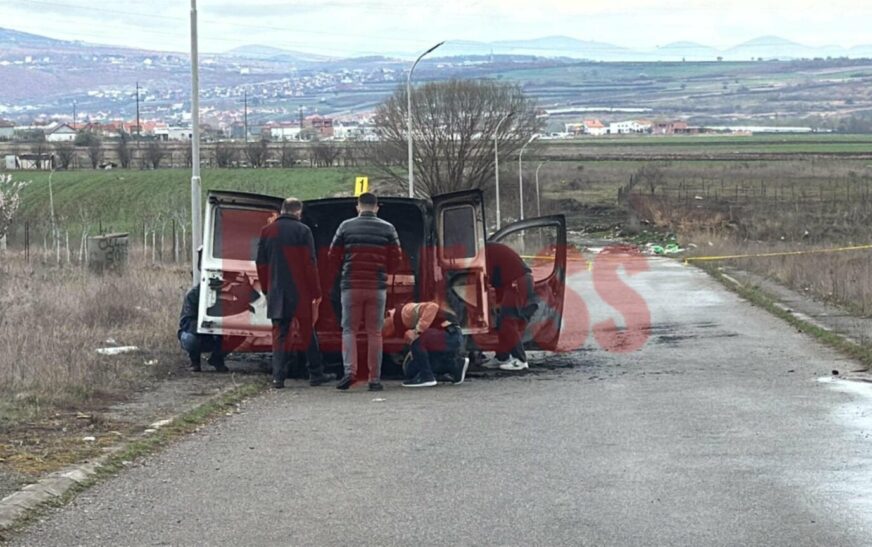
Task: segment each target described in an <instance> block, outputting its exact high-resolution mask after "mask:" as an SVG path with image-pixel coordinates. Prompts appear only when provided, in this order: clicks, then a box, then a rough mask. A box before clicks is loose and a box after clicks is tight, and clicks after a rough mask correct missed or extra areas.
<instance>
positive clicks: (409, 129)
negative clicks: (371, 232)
mask: <svg viewBox="0 0 872 547" xmlns="http://www.w3.org/2000/svg"><path fill="white" fill-rule="evenodd" d="M444 43H445V42H444V41H442V42H439V43H438V44H436V45H435V46H433V47H431V48H430V49H428V50H427V51H425V52H424V53H422V54H421V55H419V56H418V58H417V59H415V62H414V63H412V68H410V69H409V74H408V75H406V131H407V133H408V135H407V140H408V146H409V197H410V198H413V197H415V152H414V144H412V141H413V139H412V72H414V71H415V67H416V66H418V63H420V62H421V59H423V58H424V56H425V55H427V54H428V53H430V52H432V51H433V50H434V49H436V48H437V47H439V46H441V45H442V44H444Z"/></svg>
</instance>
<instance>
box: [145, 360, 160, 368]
mask: <svg viewBox="0 0 872 547" xmlns="http://www.w3.org/2000/svg"><path fill="white" fill-rule="evenodd" d="M143 364H144V365H146V366H149V367H152V366H154V365H156V364H157V359H147V360H146V361H145V362H143Z"/></svg>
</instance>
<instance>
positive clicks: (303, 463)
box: [15, 259, 872, 546]
mask: <svg viewBox="0 0 872 547" xmlns="http://www.w3.org/2000/svg"><path fill="white" fill-rule="evenodd" d="M589 276H590V274H587V273H584V274H581V275H579V276H577V277H576V278H574V279H573V282H572V286H573V287H574V288H575V289H576V290H578V291H579V292H580V294H581V295H582V296H583V298H584V300H585V302H586V303H587V305H588V307H589V309H590V311H591V319H592V322H597V321H600V320H602V319H604V318H606V317H608V316H612V317H615V318H618V316H617V314H616V313H615V312H614V310H612V309H611V308H608V307H606V306H605V305H604V304H603V302H602V301H601V300H599V299H598V298H597V297H596V296H595V295H594V293H593V291H592V289H591V280H590V277H589ZM630 284H631V285H632V286H633V287H634V288H635V289H636V290H637V291H638V292H639V293H640V294H641V295H642V296H643V297H644V298H645V300H646V302H647V305H648V308H649V309H650V312H651V318H652V324H651V328H650V329H647V330H646V331H645V332H646V335H647V336H649V338H648V339H647V341H646V343H645V345H644V347H643V348H642V349H641V350H639V351H633V352H629V353H614V352H608V351H605V350H603V349H601V348H600V347H599V346H598V344H597V343H596V342H595V340H594V339H593V337H591V338H590V339H589V340H587V342H586V344H585V347H584V348H583V349H582V350H580V351H577V352H574V353H571V354H564V355H560V356H552V357H548V358H546V359H544V361H542V362H543V363H544V364H547V365H549V366H551V367H553V368H545V367H537V368H536V369H534V371H533V372H532V373H530V374H527V375H524V376H520V377H505V376H503V377H498V378H494V377H474V378H471V379H470V380H469V381H468V382H467V383H466V384H464V385H462V386H447V385H446V386H443V385H440V386H439V387H437V388H434V389H430V390H404V389H402V388H401V387H400V386H399V385H397V384H396V383H388V385H387V390H386V391H385V392H383V393H382V394H377V395H375V396H374V395H373V394H371V393H368V392H366V391H360V390H358V391H356V392H351V393H339V392H337V391H336V390H334V389H330V388H327V389H325V388H318V389H313V388H308V387H305V386H303V385H302V384H296V385H294V387H293V388H292V389H287V390H285V391H284V392H271V393H270V394H268V395H266V396H263V397H261V398H258V399H256V400H253V401H251V402H249V403H247V404H246V405H244V406H243V408H242V412H241V413H239V414H236V415H234V416H232V417H228V418H226V419H222V420H221V421H220V422H218V423H215V424H213V425H211V426H209V427H206V428H204V429H202V430H201V431H200V432H198V433H196V434H194V435H192V436H191V437H190V438H187V439H185V440H183V441H181V442H178V443H177V444H175V445H174V446H172V447H170V448H169V449H167V450H166V451H164V452H163V453H162V454H160V455H157V456H155V457H152V458H149V459H147V460H146V461H145V462H144V463H143V464H142V465H139V466H136V467H134V468H132V469H129V470H127V471H126V472H124V473H122V474H121V475H119V476H117V477H115V478H113V479H111V480H109V481H107V482H105V483H103V484H100V485H98V486H96V487H94V488H92V489H91V490H89V491H87V492H86V493H84V494H82V495H81V496H79V497H78V498H77V499H76V500H75V501H74V502H73V503H71V504H70V505H68V506H67V507H65V508H62V509H58V510H55V511H53V512H52V513H50V514H48V515H47V516H46V518H45V519H43V520H42V521H41V522H38V523H36V524H34V525H33V526H31V527H30V528H29V529H28V530H27V531H26V533H25V534H23V535H21V536H19V537H18V538H17V539H16V540H15V544H16V545H46V546H48V545H51V546H54V545H77V544H81V545H112V546H116V545H353V544H367V545H376V544H378V545H430V544H465V545H469V544H488V545H531V544H532V545H546V544H548V545H872V495H870V493H872V458H870V453H872V451H870V448H872V439H870V434H872V424H870V422H872V413H870V410H869V408H870V406H869V401H870V398H869V396H868V394H867V390H866V387H867V385H866V384H855V383H849V382H839V381H835V382H834V381H831V380H830V377H831V370H833V369H839V370H846V369H847V368H849V366H850V363H849V362H847V361H845V360H843V359H841V358H840V357H839V356H837V355H836V354H834V353H833V352H831V351H829V350H827V349H825V348H823V347H821V346H820V345H818V344H816V343H815V342H814V341H812V340H811V339H809V338H807V337H805V336H803V335H801V334H798V333H796V332H794V331H792V330H791V329H790V328H789V327H788V326H786V325H785V324H783V323H781V322H779V321H777V320H776V319H774V318H772V317H771V316H769V315H768V314H766V313H765V312H763V311H760V310H758V309H755V308H753V307H752V306H750V305H749V304H747V303H745V302H743V301H741V300H740V299H739V298H738V297H736V296H734V295H732V294H731V293H728V292H726V291H725V290H724V289H723V288H721V287H720V285H718V284H717V283H716V282H714V281H712V280H711V279H710V278H708V277H707V276H706V275H705V274H703V273H701V272H699V271H697V270H695V269H693V268H686V267H683V266H681V265H680V264H678V263H675V262H671V261H667V260H664V259H656V260H652V261H651V262H649V271H647V272H641V273H638V274H636V275H634V276H632V279H631V281H630ZM612 288H614V289H616V291H614V292H613V294H618V295H626V294H629V293H627V292H626V291H622V290H617V289H621V287H620V286H617V285H615V286H614V287H612ZM576 309H577V305H576ZM821 378H823V380H821ZM380 399H383V400H380Z"/></svg>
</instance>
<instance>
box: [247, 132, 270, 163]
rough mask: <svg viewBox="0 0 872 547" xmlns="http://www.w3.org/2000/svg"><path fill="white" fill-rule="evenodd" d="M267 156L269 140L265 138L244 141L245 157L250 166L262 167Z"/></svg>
mask: <svg viewBox="0 0 872 547" xmlns="http://www.w3.org/2000/svg"><path fill="white" fill-rule="evenodd" d="M268 157H269V141H268V140H266V139H263V140H260V141H254V142H249V143H246V145H245V158H246V159H247V160H248V164H249V165H251V166H252V167H263V166H264V165H266V160H267V159H268Z"/></svg>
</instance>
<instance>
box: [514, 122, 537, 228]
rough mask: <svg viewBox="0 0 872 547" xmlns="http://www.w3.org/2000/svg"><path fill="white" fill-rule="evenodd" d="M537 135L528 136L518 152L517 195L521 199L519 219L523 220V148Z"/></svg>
mask: <svg viewBox="0 0 872 547" xmlns="http://www.w3.org/2000/svg"><path fill="white" fill-rule="evenodd" d="M537 137H539V135H533V136H532V137H530V140H528V141H527V142H526V144H524V146H522V147H521V151H520V152H518V196H519V197H520V200H521V220H524V162H523V158H524V150H525V149H526V148H527V146H528V145H529V144H530V143H531V142H533V141H535V140H536V138H537Z"/></svg>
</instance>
